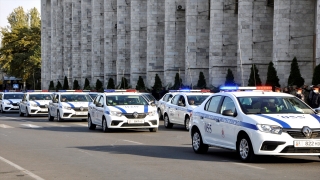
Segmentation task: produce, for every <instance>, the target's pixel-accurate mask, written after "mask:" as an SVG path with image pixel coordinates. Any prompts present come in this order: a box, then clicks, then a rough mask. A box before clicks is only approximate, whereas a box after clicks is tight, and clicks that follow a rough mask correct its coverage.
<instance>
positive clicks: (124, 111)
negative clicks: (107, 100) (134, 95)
mask: <svg viewBox="0 0 320 180" xmlns="http://www.w3.org/2000/svg"><path fill="white" fill-rule="evenodd" d="M113 107H115V108H117V109H119V110H120V111H121V112H122V113H127V111H126V110H124V109H122V108H121V107H119V106H113Z"/></svg>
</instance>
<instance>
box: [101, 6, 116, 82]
mask: <svg viewBox="0 0 320 180" xmlns="http://www.w3.org/2000/svg"><path fill="white" fill-rule="evenodd" d="M104 22H105V23H104V53H105V55H104V82H105V87H106V85H107V84H108V82H109V79H110V78H112V79H113V80H114V82H115V85H116V80H117V71H116V69H117V68H116V61H117V0H104Z"/></svg>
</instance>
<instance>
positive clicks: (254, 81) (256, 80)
mask: <svg viewBox="0 0 320 180" xmlns="http://www.w3.org/2000/svg"><path fill="white" fill-rule="evenodd" d="M261 84H262V83H261V79H260V76H259V70H258V68H257V66H256V65H255V64H252V66H251V73H250V78H249V80H248V86H261Z"/></svg>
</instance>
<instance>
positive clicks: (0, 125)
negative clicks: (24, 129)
mask: <svg viewBox="0 0 320 180" xmlns="http://www.w3.org/2000/svg"><path fill="white" fill-rule="evenodd" d="M0 127H1V128H13V127H12V126H8V125H5V124H0Z"/></svg>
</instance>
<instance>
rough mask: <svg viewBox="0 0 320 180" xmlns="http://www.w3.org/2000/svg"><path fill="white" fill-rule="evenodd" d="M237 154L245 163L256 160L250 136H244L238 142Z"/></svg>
mask: <svg viewBox="0 0 320 180" xmlns="http://www.w3.org/2000/svg"><path fill="white" fill-rule="evenodd" d="M237 153H238V155H239V157H240V159H241V161H243V162H252V161H254V159H255V154H254V152H253V148H252V144H251V141H250V138H249V137H248V135H242V136H240V137H239V139H238V141H237Z"/></svg>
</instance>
